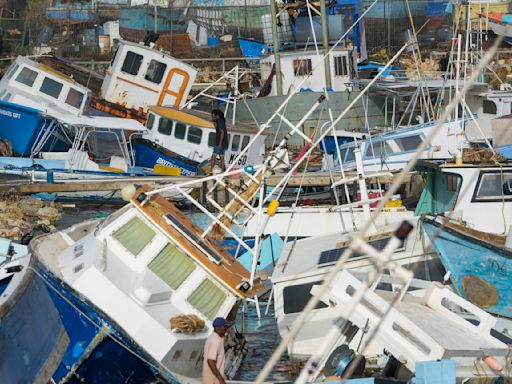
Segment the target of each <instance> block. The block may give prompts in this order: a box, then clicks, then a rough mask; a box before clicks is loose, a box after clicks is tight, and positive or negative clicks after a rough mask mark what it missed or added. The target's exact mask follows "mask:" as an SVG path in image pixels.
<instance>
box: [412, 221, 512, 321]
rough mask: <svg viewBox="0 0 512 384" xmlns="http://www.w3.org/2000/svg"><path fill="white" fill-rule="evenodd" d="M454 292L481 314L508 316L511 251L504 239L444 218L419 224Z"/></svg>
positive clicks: (509, 310)
mask: <svg viewBox="0 0 512 384" xmlns="http://www.w3.org/2000/svg"><path fill="white" fill-rule="evenodd" d="M422 224H423V228H424V229H425V232H426V233H427V234H428V236H429V237H430V238H431V240H432V243H433V244H434V247H435V249H436V251H437V252H438V253H439V257H440V258H441V261H442V262H443V265H444V266H445V268H446V270H447V271H448V272H449V273H450V279H451V280H452V281H453V283H454V286H455V287H456V289H457V292H458V293H459V294H460V295H461V296H462V297H464V298H465V299H466V300H468V301H470V302H471V303H473V304H475V305H477V306H478V307H480V308H482V309H484V310H485V311H487V312H489V313H492V314H495V315H499V316H504V317H512V310H511V307H510V303H511V300H512V293H511V292H510V280H509V275H508V271H510V269H511V268H512V262H511V260H512V251H511V250H510V248H509V247H508V245H507V242H506V240H507V239H506V236H502V235H496V234H492V233H488V232H483V231H478V230H476V229H473V228H471V227H468V226H465V225H461V224H457V222H454V221H450V220H448V219H446V218H443V217H439V218H437V219H435V218H430V219H425V220H424V221H423V223H422Z"/></svg>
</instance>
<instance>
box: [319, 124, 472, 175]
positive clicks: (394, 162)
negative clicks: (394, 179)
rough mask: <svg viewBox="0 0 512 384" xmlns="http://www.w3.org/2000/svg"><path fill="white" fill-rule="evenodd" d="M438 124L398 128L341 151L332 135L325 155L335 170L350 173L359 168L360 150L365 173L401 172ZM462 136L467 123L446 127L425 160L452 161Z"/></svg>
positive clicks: (426, 151) (429, 146)
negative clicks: (357, 163) (355, 152)
mask: <svg viewBox="0 0 512 384" xmlns="http://www.w3.org/2000/svg"><path fill="white" fill-rule="evenodd" d="M436 124H437V122H429V123H425V124H419V125H413V126H408V127H403V128H397V129H394V130H392V131H390V132H385V133H381V134H377V135H373V136H369V137H368V138H366V139H364V140H360V141H357V139H354V140H352V141H350V142H347V143H345V144H342V145H340V146H339V150H338V149H336V146H335V145H334V143H335V142H336V141H338V142H339V139H338V137H337V136H336V137H334V136H331V135H329V136H327V137H326V142H327V143H329V144H331V145H326V146H325V149H326V152H325V153H326V155H327V156H329V157H331V159H330V161H329V163H330V164H334V166H336V164H339V162H340V161H341V163H342V164H343V167H344V168H346V169H347V170H348V169H353V168H355V167H356V159H355V155H354V149H355V148H360V151H361V154H362V159H363V165H364V168H365V170H368V171H381V170H388V171H396V170H400V169H403V168H404V167H405V165H406V164H407V163H408V161H409V160H410V158H411V156H412V155H413V154H414V153H416V151H417V148H418V147H419V146H420V145H421V144H423V142H424V141H426V139H427V136H428V134H429V132H430V130H432V129H433V128H434V127H435V126H436ZM461 132H464V121H461V120H459V121H458V122H456V121H451V122H447V123H443V125H442V127H441V129H440V130H439V131H438V132H437V133H436V135H435V137H433V138H432V140H431V141H430V142H429V144H428V146H427V148H426V149H425V150H424V151H423V154H422V158H424V159H432V160H439V161H442V160H447V159H451V158H452V157H453V156H454V154H455V152H456V151H457V148H458V147H460V146H461V140H459V138H460V135H461ZM340 159H341V160H340ZM338 166H339V165H338Z"/></svg>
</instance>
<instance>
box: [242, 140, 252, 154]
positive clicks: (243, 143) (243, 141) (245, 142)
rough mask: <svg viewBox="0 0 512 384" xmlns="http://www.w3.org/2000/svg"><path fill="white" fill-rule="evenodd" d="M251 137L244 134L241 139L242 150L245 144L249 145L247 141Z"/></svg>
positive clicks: (245, 146)
mask: <svg viewBox="0 0 512 384" xmlns="http://www.w3.org/2000/svg"><path fill="white" fill-rule="evenodd" d="M250 140H251V139H250V138H249V136H244V139H243V140H242V148H241V149H242V151H243V150H244V149H245V148H247V146H248V145H249V141H250Z"/></svg>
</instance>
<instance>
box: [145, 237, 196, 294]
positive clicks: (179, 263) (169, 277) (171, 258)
mask: <svg viewBox="0 0 512 384" xmlns="http://www.w3.org/2000/svg"><path fill="white" fill-rule="evenodd" d="M148 268H149V269H150V270H151V271H152V272H153V273H154V274H155V275H157V276H158V277H159V278H160V279H162V280H163V281H164V282H165V283H166V284H167V285H168V286H169V287H171V288H172V289H174V290H176V289H178V288H179V287H180V286H181V284H182V283H183V282H184V281H185V280H186V279H187V277H189V276H190V274H191V273H192V272H194V270H195V269H196V265H195V264H194V262H193V261H192V260H191V259H190V258H189V257H187V256H186V255H184V254H183V252H181V251H180V250H179V249H178V248H177V247H175V246H174V245H172V244H167V245H166V246H165V247H164V249H162V250H161V251H160V253H159V254H158V255H157V256H156V257H155V258H154V259H153V261H151V263H149V265H148Z"/></svg>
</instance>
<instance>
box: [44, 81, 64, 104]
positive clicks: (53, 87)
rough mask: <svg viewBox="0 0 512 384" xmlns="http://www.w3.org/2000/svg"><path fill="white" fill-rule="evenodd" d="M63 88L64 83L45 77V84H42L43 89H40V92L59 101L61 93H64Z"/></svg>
mask: <svg viewBox="0 0 512 384" xmlns="http://www.w3.org/2000/svg"><path fill="white" fill-rule="evenodd" d="M62 86H63V84H62V83H59V82H58V81H55V80H53V79H50V78H49V77H45V78H44V80H43V84H41V88H39V90H40V91H41V92H43V93H45V94H47V95H48V96H51V97H54V98H56V99H58V98H59V95H60V91H62Z"/></svg>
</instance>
